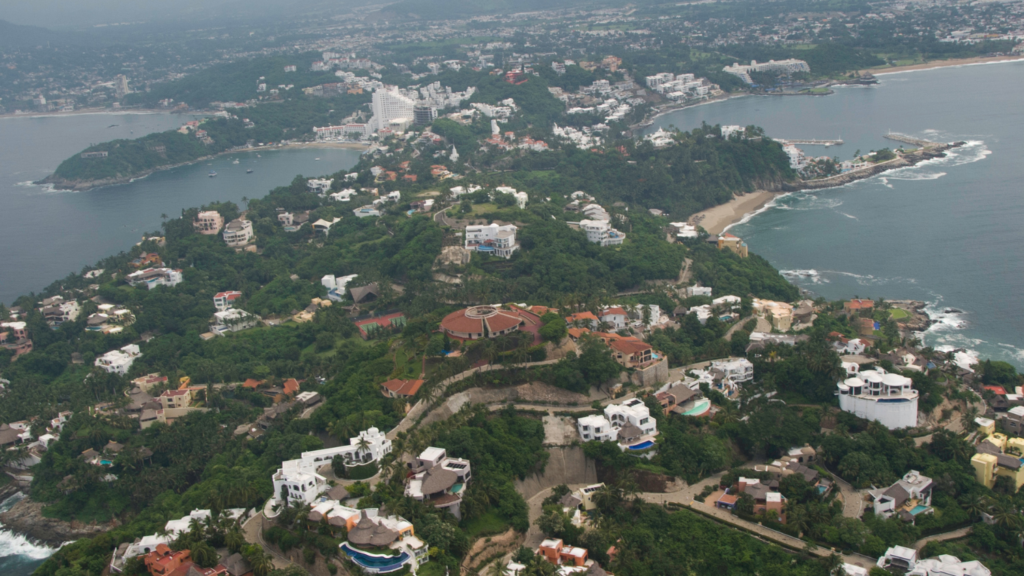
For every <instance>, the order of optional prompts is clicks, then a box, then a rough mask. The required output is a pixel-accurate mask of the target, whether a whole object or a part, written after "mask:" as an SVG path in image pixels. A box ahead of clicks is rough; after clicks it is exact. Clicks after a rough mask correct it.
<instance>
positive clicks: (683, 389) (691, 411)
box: [654, 382, 711, 416]
mask: <svg viewBox="0 0 1024 576" xmlns="http://www.w3.org/2000/svg"><path fill="white" fill-rule="evenodd" d="M654 397H655V398H657V399H658V403H659V404H661V409H662V411H664V412H665V413H666V414H669V413H672V414H680V415H683V416H706V415H708V414H709V413H710V412H711V402H710V401H708V400H707V399H705V398H704V394H703V393H702V392H701V391H700V388H699V387H698V386H693V387H691V386H689V385H686V384H683V383H682V382H674V383H670V384H666V385H665V386H663V387H662V390H660V391H658V392H657V393H655V395H654Z"/></svg>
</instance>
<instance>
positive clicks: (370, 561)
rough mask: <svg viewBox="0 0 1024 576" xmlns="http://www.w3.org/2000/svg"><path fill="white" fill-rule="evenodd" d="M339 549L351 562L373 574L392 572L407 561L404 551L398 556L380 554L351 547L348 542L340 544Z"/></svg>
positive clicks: (406, 554)
mask: <svg viewBox="0 0 1024 576" xmlns="http://www.w3.org/2000/svg"><path fill="white" fill-rule="evenodd" d="M341 550H342V551H343V552H345V554H347V555H348V557H349V558H351V559H352V561H353V562H355V563H356V564H358V565H360V566H361V567H363V568H365V569H366V571H367V572H371V573H375V574H386V573H388V572H394V571H395V570H398V569H400V568H401V567H402V566H405V564H406V562H408V561H409V554H408V553H406V552H402V553H401V554H399V555H398V556H380V555H377V554H370V553H368V552H363V551H362V550H359V549H356V548H353V547H351V546H349V545H348V542H345V543H343V544H342V545H341Z"/></svg>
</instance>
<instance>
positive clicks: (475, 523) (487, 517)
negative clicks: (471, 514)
mask: <svg viewBox="0 0 1024 576" xmlns="http://www.w3.org/2000/svg"><path fill="white" fill-rule="evenodd" d="M508 529H509V525H508V523H507V522H505V521H504V520H502V518H501V516H498V514H497V513H496V512H494V511H493V510H491V511H489V512H487V513H486V514H483V515H481V516H478V517H476V518H473V519H472V520H467V521H466V525H465V530H466V535H467V536H469V538H470V539H471V540H472V539H473V538H478V537H480V536H492V535H494V534H501V533H502V532H504V531H506V530H508Z"/></svg>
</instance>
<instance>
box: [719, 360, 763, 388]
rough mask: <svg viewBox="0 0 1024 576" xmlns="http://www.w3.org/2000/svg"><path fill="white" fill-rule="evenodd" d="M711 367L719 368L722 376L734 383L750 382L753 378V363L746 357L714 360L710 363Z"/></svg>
mask: <svg viewBox="0 0 1024 576" xmlns="http://www.w3.org/2000/svg"><path fill="white" fill-rule="evenodd" d="M711 369H712V370H721V371H722V373H723V374H724V375H725V376H724V377H725V378H726V379H728V380H730V381H731V382H733V383H734V384H739V383H741V382H750V381H751V380H753V379H754V365H753V364H751V363H750V360H747V359H746V358H730V359H728V360H715V361H714V362H712V363H711Z"/></svg>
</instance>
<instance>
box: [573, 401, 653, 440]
mask: <svg viewBox="0 0 1024 576" xmlns="http://www.w3.org/2000/svg"><path fill="white" fill-rule="evenodd" d="M576 430H577V431H578V432H579V434H580V437H581V438H582V439H583V441H584V442H589V441H591V440H594V441H597V442H608V441H616V442H618V444H619V448H620V449H622V450H627V449H633V450H639V449H642V448H647V447H649V446H651V445H653V443H654V441H653V439H654V437H655V436H657V435H658V423H657V421H656V420H655V419H654V418H652V417H651V411H650V409H649V408H647V405H646V404H644V403H643V401H642V400H640V399H637V398H632V399H630V400H627V401H625V402H623V403H622V404H610V405H608V406H606V407H605V409H604V416H598V415H593V416H584V417H582V418H579V419H578V420H577V421H576ZM637 446H640V448H637Z"/></svg>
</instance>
